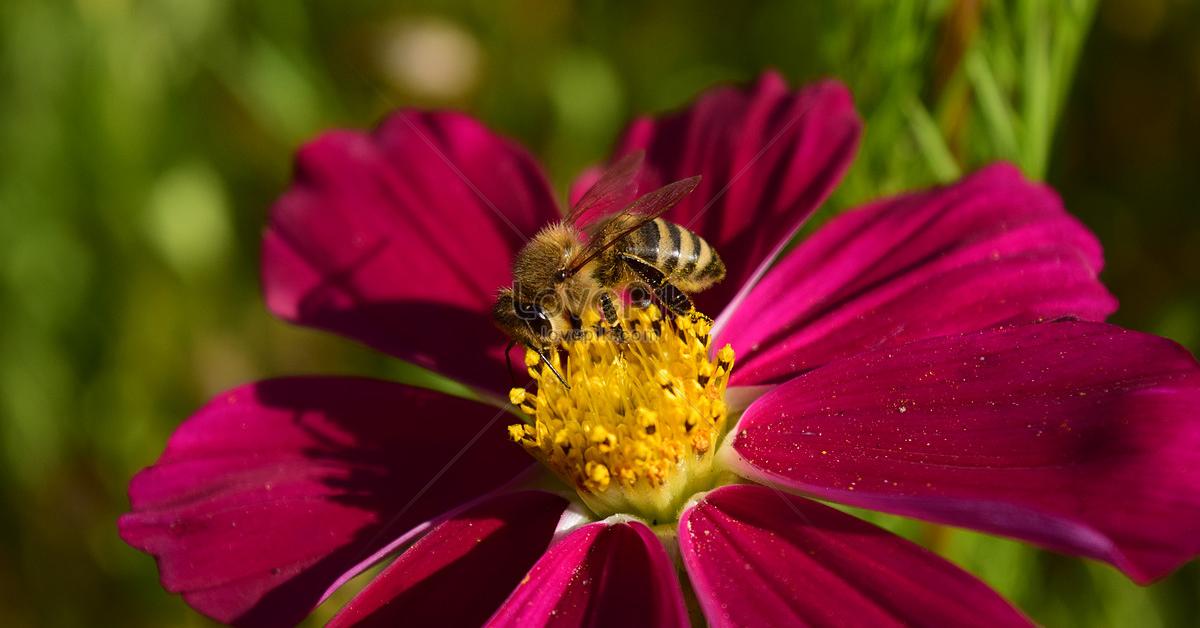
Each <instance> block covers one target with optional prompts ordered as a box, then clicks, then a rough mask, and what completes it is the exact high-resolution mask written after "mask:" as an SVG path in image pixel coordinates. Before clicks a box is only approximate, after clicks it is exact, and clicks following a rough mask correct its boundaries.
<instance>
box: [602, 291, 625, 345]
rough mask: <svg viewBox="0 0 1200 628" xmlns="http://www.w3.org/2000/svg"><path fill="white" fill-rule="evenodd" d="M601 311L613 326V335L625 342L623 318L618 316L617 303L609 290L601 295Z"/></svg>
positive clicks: (610, 325)
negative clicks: (622, 325)
mask: <svg viewBox="0 0 1200 628" xmlns="http://www.w3.org/2000/svg"><path fill="white" fill-rule="evenodd" d="M600 311H601V312H603V313H604V320H605V321H607V322H608V326H609V327H612V330H613V337H615V338H616V340H617V342H619V343H623V342H625V329H624V328H622V327H621V319H619V318H617V305H616V304H615V303H613V300H612V295H610V294H609V293H608V292H605V293H604V294H601V295H600Z"/></svg>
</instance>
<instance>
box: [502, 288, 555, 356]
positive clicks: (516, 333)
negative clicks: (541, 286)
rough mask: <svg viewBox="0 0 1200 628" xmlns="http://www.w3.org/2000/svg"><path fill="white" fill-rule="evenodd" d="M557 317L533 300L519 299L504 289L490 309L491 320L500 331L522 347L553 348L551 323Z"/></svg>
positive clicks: (552, 311)
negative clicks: (551, 346)
mask: <svg viewBox="0 0 1200 628" xmlns="http://www.w3.org/2000/svg"><path fill="white" fill-rule="evenodd" d="M558 317H559V315H558V313H557V312H555V311H554V309H553V308H551V309H549V310H548V309H547V308H546V304H545V303H539V301H538V300H537V299H524V298H521V296H519V295H518V294H517V293H516V292H514V291H513V289H512V288H504V289H503V290H501V291H500V294H499V295H498V296H497V297H496V304H495V305H493V306H492V320H494V321H495V323H496V326H497V327H499V328H500V330H501V331H503V332H504V333H506V334H508V336H509V337H510V338H512V339H513V340H515V341H516V342H519V343H521V344H523V345H525V346H526V347H545V346H548V345H550V344H553V343H552V341H551V338H552V337H553V335H554V331H555V322H556V319H557V318H558Z"/></svg>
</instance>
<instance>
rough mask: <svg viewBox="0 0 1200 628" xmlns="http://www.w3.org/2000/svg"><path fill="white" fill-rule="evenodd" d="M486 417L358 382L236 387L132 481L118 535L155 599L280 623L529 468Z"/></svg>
mask: <svg viewBox="0 0 1200 628" xmlns="http://www.w3.org/2000/svg"><path fill="white" fill-rule="evenodd" d="M498 418H499V417H498V416H497V414H496V410H495V409H494V408H491V407H488V406H485V405H482V404H478V403H475V402H471V401H467V400H464V399H458V398H454V397H448V396H445V395H441V394H438V393H435V392H432V391H428V390H422V389H418V388H410V387H407V386H402V385H400V384H393V383H390V382H381V381H375V380H368V379H353V378H317V377H313V378H291V379H278V380H269V381H263V382H258V383H256V384H251V385H248V386H243V387H241V388H238V389H235V390H232V391H230V392H227V393H225V394H223V395H221V396H219V397H217V398H216V399H214V400H213V401H212V402H211V403H209V404H208V405H207V406H205V407H204V408H203V409H201V410H200V411H199V412H197V413H196V414H195V415H193V416H192V417H191V418H190V419H188V420H187V422H185V423H184V424H183V425H181V426H180V427H179V429H178V430H176V432H175V434H174V435H173V436H172V437H171V440H170V442H169V443H168V444H167V448H166V451H165V452H163V455H162V457H161V458H160V459H159V460H158V462H157V463H155V465H154V466H151V467H148V468H147V469H145V470H143V471H142V472H141V473H139V474H138V475H137V476H136V477H134V479H133V481H132V482H130V486H129V496H130V501H131V502H132V512H131V513H130V514H127V515H125V516H124V517H122V518H121V521H120V524H119V528H120V533H121V538H123V539H125V541H126V542H127V543H129V544H130V545H132V546H134V547H136V548H138V549H140V550H142V551H145V552H147V553H149V554H152V555H154V556H155V558H156V559H157V560H158V566H159V572H160V575H161V578H162V583H163V586H164V587H165V588H166V589H167V590H169V591H173V592H180V593H183V595H184V598H185V599H186V600H187V601H188V603H189V604H191V605H192V606H193V607H195V608H196V609H197V610H199V611H200V612H202V613H204V614H206V615H208V616H210V617H212V618H214V619H216V620H218V621H222V622H234V623H238V624H245V625H276V624H293V623H295V622H297V621H299V620H300V619H302V618H303V617H304V616H305V615H306V614H307V613H308V612H309V610H311V609H312V608H313V607H314V606H315V605H316V604H317V603H318V602H319V601H320V600H322V599H323V598H324V597H325V596H326V595H327V594H328V592H329V591H330V590H331V589H332V588H334V587H335V586H336V585H337V584H340V582H342V581H344V579H345V578H347V577H349V574H352V573H354V572H355V571H357V570H358V569H361V568H363V567H365V566H366V565H368V564H370V563H371V562H372V561H373V560H375V559H377V558H378V556H376V554H377V553H379V552H381V551H382V550H384V549H385V548H386V547H388V546H389V544H391V543H393V542H394V541H396V540H397V539H398V538H400V537H402V535H404V534H405V532H406V531H408V530H410V529H412V528H413V527H414V526H417V525H418V524H420V523H422V522H424V521H427V520H429V519H430V518H432V517H435V516H437V515H439V514H441V513H443V512H445V511H447V510H450V509H452V508H455V507H457V506H459V505H461V504H463V503H466V502H467V501H469V500H471V499H474V498H476V497H478V496H480V495H482V494H484V493H486V492H488V491H491V490H493V489H495V488H497V487H499V486H501V485H503V484H504V483H506V482H508V481H509V480H510V479H512V478H513V477H514V476H515V475H516V474H518V473H519V472H521V471H522V470H524V469H526V468H528V465H529V458H528V456H527V455H526V454H525V453H524V452H522V451H520V449H519V448H516V447H513V446H512V444H511V443H508V442H506V439H505V436H504V433H503V429H502V428H503V427H504V426H503V425H502V422H498V421H496V419H498ZM451 463H452V464H451Z"/></svg>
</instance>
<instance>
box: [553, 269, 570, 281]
mask: <svg viewBox="0 0 1200 628" xmlns="http://www.w3.org/2000/svg"><path fill="white" fill-rule="evenodd" d="M566 280H567V271H566V270H560V271H558V272H556V273H554V281H557V282H558V283H562V282H564V281H566Z"/></svg>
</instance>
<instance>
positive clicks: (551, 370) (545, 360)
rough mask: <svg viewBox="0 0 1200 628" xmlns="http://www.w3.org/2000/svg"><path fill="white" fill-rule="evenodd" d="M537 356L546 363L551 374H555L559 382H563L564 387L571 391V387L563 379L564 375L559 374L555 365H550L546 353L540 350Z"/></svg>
mask: <svg viewBox="0 0 1200 628" xmlns="http://www.w3.org/2000/svg"><path fill="white" fill-rule="evenodd" d="M537 354H538V357H540V358H541V359H542V362H543V363H545V365H546V368H548V369H550V372H551V373H554V376H555V377H557V378H558V381H560V382H562V385H563V387H564V388H566V389H567V390H571V386H570V385H569V384H567V380H565V379H563V376H562V373H559V372H558V369H556V368H554V365H553V364H551V363H550V358H547V357H546V352H545V351H543V350H541V349H538V350H537Z"/></svg>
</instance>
